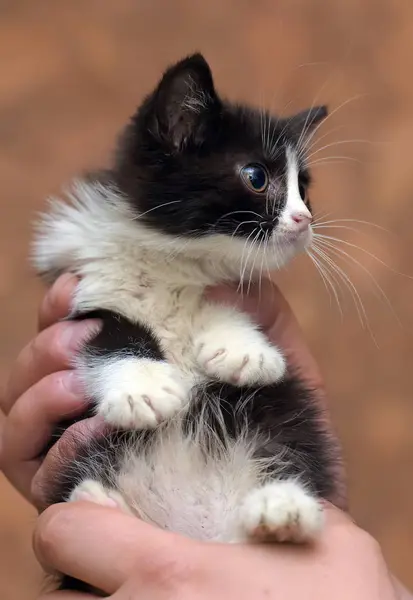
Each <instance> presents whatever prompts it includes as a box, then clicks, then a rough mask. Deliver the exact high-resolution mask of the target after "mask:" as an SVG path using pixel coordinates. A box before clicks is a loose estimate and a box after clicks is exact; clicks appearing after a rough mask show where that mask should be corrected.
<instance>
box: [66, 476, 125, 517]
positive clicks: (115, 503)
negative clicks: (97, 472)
mask: <svg viewBox="0 0 413 600" xmlns="http://www.w3.org/2000/svg"><path fill="white" fill-rule="evenodd" d="M76 501H85V502H94V503H95V504H101V505H102V506H110V507H111V508H120V509H121V510H123V511H124V512H127V513H131V511H130V509H129V507H128V505H127V504H126V502H125V501H124V499H123V498H122V496H121V495H120V494H119V492H116V491H115V490H108V489H106V488H104V487H103V485H102V484H101V483H99V482H98V481H94V480H93V479H85V480H84V481H82V483H79V485H77V486H76V487H75V489H74V490H73V492H72V493H71V494H70V496H69V502H76Z"/></svg>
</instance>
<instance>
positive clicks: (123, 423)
mask: <svg viewBox="0 0 413 600" xmlns="http://www.w3.org/2000/svg"><path fill="white" fill-rule="evenodd" d="M122 362H124V363H125V364H122V365H120V367H119V369H118V371H117V372H116V377H115V378H113V379H112V380H110V381H109V382H108V383H109V386H108V389H107V390H106V392H105V393H104V394H103V398H102V399H101V400H100V401H99V402H98V405H97V411H98V414H100V415H101V416H102V417H103V418H104V420H105V421H106V422H107V423H109V424H111V425H113V426H115V427H120V428H123V429H147V428H153V427H156V426H157V425H158V424H159V423H161V422H162V421H164V420H165V419H168V418H171V417H173V416H174V415H175V414H177V413H178V412H180V411H181V410H182V409H184V408H185V407H186V405H187V404H188V402H189V398H190V385H189V384H188V382H186V380H185V379H184V377H183V376H182V375H181V373H180V371H179V369H178V368H177V367H176V366H175V365H171V364H169V363H166V362H161V361H152V360H135V359H131V360H129V361H122Z"/></svg>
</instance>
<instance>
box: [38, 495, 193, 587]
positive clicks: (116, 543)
mask: <svg viewBox="0 0 413 600" xmlns="http://www.w3.org/2000/svg"><path fill="white" fill-rule="evenodd" d="M194 545H196V544H195V542H191V541H189V540H186V539H185V538H182V537H180V536H178V535H176V534H173V533H169V532H165V531H162V530H160V529H157V528H156V527H154V526H152V525H149V524H147V523H144V522H143V521H141V520H140V519H137V518H136V517H134V516H130V515H126V514H124V513H122V512H121V511H119V510H117V509H113V508H108V507H104V506H100V505H98V504H92V503H88V502H73V503H66V504H57V505H54V506H51V507H50V508H48V509H47V510H46V511H45V512H44V513H43V514H42V515H41V516H40V517H39V519H38V522H37V526H36V528H35V532H34V539H33V546H34V551H35V553H36V556H37V558H38V560H39V562H40V563H41V564H42V566H43V567H44V568H45V570H47V571H49V572H50V571H51V570H52V571H57V572H59V573H64V574H65V575H69V576H71V577H74V578H76V579H80V580H81V581H83V582H85V583H88V584H89V585H91V586H93V587H95V588H97V589H99V590H101V591H103V592H106V593H108V594H113V593H115V592H116V591H117V590H118V589H119V588H120V587H121V586H122V585H123V584H124V583H125V581H126V580H127V579H128V578H129V577H130V576H131V575H132V573H133V575H134V578H135V580H136V581H137V582H138V583H139V580H140V579H142V580H144V579H147V578H148V577H150V576H151V574H153V573H155V572H157V571H158V572H159V571H160V572H162V569H163V567H165V566H168V568H170V566H171V565H170V563H171V557H174V556H176V557H177V558H179V560H180V561H181V560H182V559H183V560H185V548H186V547H188V551H189V552H190V551H191V549H192V548H193V546H194Z"/></svg>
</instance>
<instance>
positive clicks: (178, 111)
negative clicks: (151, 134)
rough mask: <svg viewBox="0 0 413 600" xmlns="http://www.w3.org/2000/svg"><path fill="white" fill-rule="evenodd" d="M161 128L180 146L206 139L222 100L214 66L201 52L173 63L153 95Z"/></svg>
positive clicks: (158, 125) (160, 132)
mask: <svg viewBox="0 0 413 600" xmlns="http://www.w3.org/2000/svg"><path fill="white" fill-rule="evenodd" d="M153 101H154V104H155V106H154V109H155V115H154V116H155V119H156V125H157V127H156V128H157V131H158V132H159V134H160V136H161V137H162V138H163V139H164V141H167V142H169V143H170V144H171V145H172V146H173V147H174V148H175V149H176V150H180V149H182V148H183V147H184V146H185V144H186V143H187V142H188V141H189V140H192V141H194V142H195V143H197V142H198V143H199V142H200V141H202V137H203V134H204V133H205V130H206V126H207V123H208V117H209V115H210V114H211V112H212V111H213V109H214V108H215V109H216V108H217V105H218V104H219V100H218V97H217V94H216V92H215V88H214V82H213V79H212V74H211V70H210V68H209V65H208V63H207V62H206V60H205V59H204V57H203V56H202V55H201V54H193V55H192V56H189V57H187V58H185V59H184V60H181V61H180V62H178V63H177V64H176V65H174V66H172V67H170V68H169V69H168V70H167V71H166V72H165V74H164V75H163V78H162V79H161V82H160V83H159V85H158V87H157V89H156V90H155V92H154V95H153Z"/></svg>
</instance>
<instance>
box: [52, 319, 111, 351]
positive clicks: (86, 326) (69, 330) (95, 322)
mask: <svg viewBox="0 0 413 600" xmlns="http://www.w3.org/2000/svg"><path fill="white" fill-rule="evenodd" d="M101 329H102V322H101V321H100V320H99V319H88V320H87V321H78V322H76V323H73V322H72V323H67V325H66V329H65V330H64V331H63V333H62V343H63V344H64V346H65V347H66V348H68V349H69V350H71V351H72V352H73V351H76V350H79V348H80V347H81V345H82V344H84V343H85V342H87V341H88V340H90V339H91V338H93V337H94V336H95V335H97V334H98V333H99V331H100V330H101Z"/></svg>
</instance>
